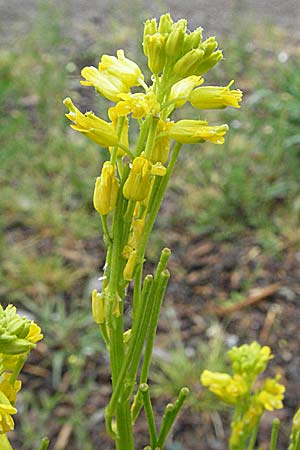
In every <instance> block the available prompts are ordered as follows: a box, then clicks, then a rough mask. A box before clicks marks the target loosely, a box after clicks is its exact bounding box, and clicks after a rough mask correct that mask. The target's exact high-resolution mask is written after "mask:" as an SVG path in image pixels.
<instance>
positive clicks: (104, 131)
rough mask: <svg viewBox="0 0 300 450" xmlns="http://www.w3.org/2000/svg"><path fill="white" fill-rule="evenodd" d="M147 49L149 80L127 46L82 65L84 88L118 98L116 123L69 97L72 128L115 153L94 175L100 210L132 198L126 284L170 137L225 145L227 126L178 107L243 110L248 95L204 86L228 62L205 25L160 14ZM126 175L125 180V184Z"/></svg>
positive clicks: (149, 24)
mask: <svg viewBox="0 0 300 450" xmlns="http://www.w3.org/2000/svg"><path fill="white" fill-rule="evenodd" d="M143 50H144V53H145V55H146V57H147V61H148V67H149V69H150V70H151V72H152V74H153V75H152V77H151V80H152V84H150V85H147V84H146V82H145V76H144V74H143V73H142V71H141V69H140V68H139V66H138V65H137V64H136V63H135V62H134V61H132V60H130V59H129V58H127V57H126V56H125V53H124V51H123V50H118V51H117V56H116V57H115V56H110V55H103V56H102V57H101V60H100V62H99V64H98V67H94V66H90V67H84V68H83V69H82V71H81V75H82V77H83V78H84V81H81V84H82V85H84V86H92V87H94V88H95V90H96V91H97V93H99V94H100V95H102V96H103V97H105V98H106V99H108V100H110V101H112V102H114V103H115V104H114V105H113V106H111V107H110V108H109V109H108V117H109V119H110V122H109V121H106V120H103V119H101V118H99V117H97V116H96V115H95V114H94V113H92V112H87V113H85V114H83V113H81V112H80V111H79V109H78V108H77V107H76V106H75V105H74V104H73V102H72V101H71V99H70V98H66V99H65V100H64V104H65V105H66V106H67V107H68V109H69V113H68V114H66V116H67V118H68V119H69V120H70V121H71V122H72V124H71V127H72V128H73V129H74V130H76V131H79V132H80V133H83V134H84V135H85V136H87V137H88V138H90V139H92V140H93V141H94V142H96V143H97V144H99V145H100V146H102V147H108V148H109V151H110V154H111V158H110V161H106V162H105V164H104V166H103V168H102V171H101V174H100V176H99V177H98V178H97V180H96V184H95V191H94V206H95V209H96V210H97V211H98V212H99V214H100V215H101V216H102V218H105V217H106V216H107V215H108V214H109V213H111V212H113V211H114V209H115V207H116V203H117V198H118V195H119V191H120V194H121V195H122V196H123V198H124V199H126V200H128V201H129V202H131V203H134V205H131V207H132V212H133V214H131V225H130V229H129V234H130V238H129V240H131V243H130V242H129V241H128V242H126V243H125V246H124V247H123V250H122V257H123V258H124V260H125V261H124V270H123V273H124V281H129V280H130V279H131V278H132V276H133V274H134V270H135V266H136V253H137V246H136V245H135V246H132V245H131V244H132V239H133V237H132V235H133V236H134V235H135V234H136V231H135V228H137V227H136V225H135V224H137V223H141V222H140V221H142V222H143V223H144V221H145V219H146V216H147V202H149V199H150V197H151V193H152V190H153V185H154V180H155V179H156V178H161V177H164V176H165V175H166V172H167V169H166V167H165V166H164V165H165V164H166V163H167V161H168V158H169V154H170V150H171V148H172V142H173V141H175V142H177V143H178V144H185V143H187V144H196V143H201V142H204V141H210V142H212V143H214V144H223V143H224V136H225V134H226V132H227V130H228V126H227V125H225V124H223V125H216V126H211V125H209V124H208V123H207V122H206V121H204V120H194V119H186V120H179V121H177V122H176V121H173V120H171V116H172V115H173V113H174V110H175V109H177V108H180V107H182V106H183V105H184V104H186V103H187V102H190V104H191V105H192V106H193V107H194V108H196V109H211V108H225V107H226V106H231V107H235V108H239V102H240V101H241V99H242V92H241V91H240V90H231V89H230V87H231V85H232V83H233V82H230V83H229V84H228V85H227V86H226V87H218V86H202V85H203V83H204V79H203V75H204V74H205V73H206V72H207V71H208V70H209V69H211V68H212V67H213V66H214V65H215V64H217V62H218V61H220V60H221V59H222V51H221V50H218V44H217V42H216V40H215V38H208V39H206V40H202V29H201V28H197V29H196V30H195V31H193V32H190V31H189V30H188V29H187V24H186V21H185V20H179V21H178V22H173V21H172V19H171V17H170V15H169V14H165V15H163V16H161V18H160V20H159V23H157V22H156V19H151V20H147V21H146V23H145V28H144V38H143ZM133 87H135V90H136V89H137V87H139V88H140V90H141V92H136V91H135V92H132V90H131V89H132V88H133ZM131 119H137V120H138V121H139V126H140V138H139V141H138V143H137V145H136V146H135V148H133V145H132V142H130V140H129V137H128V126H129V121H130V120H131ZM125 157H126V158H125ZM128 168H129V170H128ZM124 174H126V178H125V179H123V180H122V181H121V179H122V177H124ZM127 217H128V214H127ZM136 244H137V240H136ZM125 266H126V267H125Z"/></svg>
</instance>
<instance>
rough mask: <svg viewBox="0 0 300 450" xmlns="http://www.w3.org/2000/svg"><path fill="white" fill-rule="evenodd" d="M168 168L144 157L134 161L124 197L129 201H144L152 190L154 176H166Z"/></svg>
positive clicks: (125, 186) (124, 189)
mask: <svg viewBox="0 0 300 450" xmlns="http://www.w3.org/2000/svg"><path fill="white" fill-rule="evenodd" d="M165 173H166V168H165V167H164V166H163V165H162V164H161V163H156V164H154V165H153V164H152V163H151V162H150V161H148V159H146V158H144V157H143V156H138V157H136V158H135V159H134V160H133V163H132V168H131V171H130V173H129V175H128V178H127V180H126V181H125V184H124V187H123V195H124V197H125V198H127V199H128V200H134V201H142V200H144V199H145V198H146V197H147V195H148V193H149V190H150V188H151V179H152V176H153V175H158V176H164V175H165Z"/></svg>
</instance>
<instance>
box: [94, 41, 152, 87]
mask: <svg viewBox="0 0 300 450" xmlns="http://www.w3.org/2000/svg"><path fill="white" fill-rule="evenodd" d="M98 69H99V71H100V72H102V71H107V73H109V74H111V75H113V76H115V77H117V78H119V79H120V80H122V81H123V83H125V84H126V85H127V86H128V87H132V86H138V85H139V84H140V80H143V79H144V76H143V74H142V71H141V69H140V68H139V66H138V65H137V64H136V63H135V62H133V61H131V60H130V59H128V58H125V55H124V50H118V51H117V58H116V57H115V56H110V55H103V56H102V57H101V62H100V63H99V66H98Z"/></svg>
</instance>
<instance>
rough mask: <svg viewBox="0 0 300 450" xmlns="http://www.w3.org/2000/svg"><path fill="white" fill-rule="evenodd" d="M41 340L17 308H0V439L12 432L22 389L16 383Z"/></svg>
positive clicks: (40, 335)
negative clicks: (17, 396)
mask: <svg viewBox="0 0 300 450" xmlns="http://www.w3.org/2000/svg"><path fill="white" fill-rule="evenodd" d="M42 338H43V335H42V334H41V329H40V327H39V326H38V325H37V324H36V323H34V322H33V321H32V320H29V319H26V318H25V317H20V316H19V315H18V314H17V312H16V308H15V307H14V306H12V305H8V306H7V307H6V308H5V309H3V307H2V306H1V305H0V436H1V435H2V434H5V433H7V432H8V431H10V430H13V428H14V421H13V418H12V415H13V414H16V412H17V410H16V408H15V403H16V395H17V393H18V391H19V390H20V389H21V381H19V380H17V377H18V375H19V372H20V371H21V369H22V367H23V364H24V362H25V360H26V358H27V355H28V353H29V351H30V350H31V349H32V348H34V347H35V344H36V342H38V341H40V340H41V339H42Z"/></svg>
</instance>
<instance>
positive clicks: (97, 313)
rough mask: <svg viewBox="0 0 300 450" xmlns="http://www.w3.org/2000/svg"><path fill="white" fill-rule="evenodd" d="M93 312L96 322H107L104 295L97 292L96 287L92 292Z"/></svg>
mask: <svg viewBox="0 0 300 450" xmlns="http://www.w3.org/2000/svg"><path fill="white" fill-rule="evenodd" d="M92 313H93V318H94V321H95V322H96V323H98V324H101V323H104V322H105V299H104V295H103V294H100V293H99V292H97V290H96V289H94V290H93V292H92Z"/></svg>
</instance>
